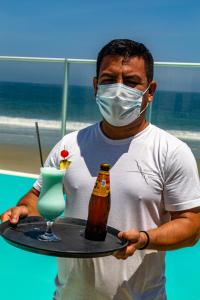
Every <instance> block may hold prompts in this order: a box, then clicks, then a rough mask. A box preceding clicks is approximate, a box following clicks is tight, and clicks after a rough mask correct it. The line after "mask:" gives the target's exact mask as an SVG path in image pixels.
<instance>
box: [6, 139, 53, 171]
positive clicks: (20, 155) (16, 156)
mask: <svg viewBox="0 0 200 300" xmlns="http://www.w3.org/2000/svg"><path fill="white" fill-rule="evenodd" d="M50 150H51V149H50V148H43V152H42V153H43V159H44V160H45V159H46V157H47V155H48V153H49V151H50ZM40 166H41V163H40V156H39V151H38V148H37V146H23V147H22V146H21V145H12V144H3V145H2V144H1V145H0V169H3V170H8V171H17V172H25V173H32V174H39V172H40Z"/></svg>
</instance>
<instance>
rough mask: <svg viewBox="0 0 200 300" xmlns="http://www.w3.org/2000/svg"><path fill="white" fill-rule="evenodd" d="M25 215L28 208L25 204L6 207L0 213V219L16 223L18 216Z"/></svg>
mask: <svg viewBox="0 0 200 300" xmlns="http://www.w3.org/2000/svg"><path fill="white" fill-rule="evenodd" d="M26 216H28V208H27V206H25V205H21V206H16V207H13V208H10V209H8V210H7V211H6V212H5V213H3V214H2V215H1V221H2V222H6V221H10V222H11V223H13V224H16V223H18V221H19V218H23V217H26Z"/></svg>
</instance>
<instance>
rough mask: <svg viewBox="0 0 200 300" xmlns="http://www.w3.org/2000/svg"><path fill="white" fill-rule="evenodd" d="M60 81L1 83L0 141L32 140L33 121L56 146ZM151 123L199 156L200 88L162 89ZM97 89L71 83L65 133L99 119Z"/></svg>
mask: <svg viewBox="0 0 200 300" xmlns="http://www.w3.org/2000/svg"><path fill="white" fill-rule="evenodd" d="M61 108H62V85H59V84H38V83H22V82H0V144H9V143H10V144H18V145H20V144H21V145H26V144H27V145H31V144H33V143H35V142H36V139H35V121H37V122H38V124H39V129H40V132H41V137H42V142H43V143H44V144H45V145H48V146H49V147H51V146H53V145H54V144H55V143H56V142H57V141H58V140H59V139H60V137H61V133H60V127H61V121H60V120H61ZM151 109H152V114H151V117H150V120H151V123H152V124H155V125H157V126H159V127H160V128H163V129H165V130H167V131H169V132H170V133H172V134H174V135H176V136H177V137H178V138H180V139H182V140H184V141H185V142H186V143H188V145H189V146H190V147H191V148H192V151H193V153H194V155H195V156H196V158H198V159H200V119H199V116H200V93H198V92H191V93H190V92H180V91H162V90H158V91H157V92H156V94H155V98H154V101H153V104H152V108H151ZM100 118H101V117H100V114H99V112H98V109H97V106H96V102H95V98H94V95H93V89H92V87H89V86H76V85H70V86H69V100H68V107H67V124H66V129H67V132H70V131H73V130H76V129H79V128H82V127H85V126H87V125H89V124H92V123H94V122H96V121H97V120H100Z"/></svg>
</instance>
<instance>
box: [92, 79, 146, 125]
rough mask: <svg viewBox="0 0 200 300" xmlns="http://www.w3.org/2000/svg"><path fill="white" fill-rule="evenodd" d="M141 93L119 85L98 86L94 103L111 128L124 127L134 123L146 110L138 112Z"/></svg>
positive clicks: (140, 103)
mask: <svg viewBox="0 0 200 300" xmlns="http://www.w3.org/2000/svg"><path fill="white" fill-rule="evenodd" d="M148 89H149V86H148V88H147V89H146V90H145V91H144V92H142V91H140V90H138V89H134V88H130V87H128V86H126V85H124V84H121V83H114V84H105V85H98V90H97V95H96V102H97V104H98V106H99V110H100V112H101V114H102V116H103V118H104V119H105V120H106V121H107V122H108V123H109V124H111V125H113V126H117V127H120V126H125V125H128V124H130V123H132V122H134V121H135V120H136V119H137V118H139V116H140V115H141V114H142V113H143V112H144V111H145V110H146V108H147V106H148V104H147V105H146V107H145V108H144V109H143V110H142V111H140V109H141V105H142V99H143V95H144V94H145V93H146V92H147V90H148Z"/></svg>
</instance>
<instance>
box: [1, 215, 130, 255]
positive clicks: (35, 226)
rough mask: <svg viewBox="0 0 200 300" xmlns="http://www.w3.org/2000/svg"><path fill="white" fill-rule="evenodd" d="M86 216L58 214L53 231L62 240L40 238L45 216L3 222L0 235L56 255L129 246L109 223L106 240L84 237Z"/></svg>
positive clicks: (96, 252) (95, 252)
mask: <svg viewBox="0 0 200 300" xmlns="http://www.w3.org/2000/svg"><path fill="white" fill-rule="evenodd" d="M85 226H86V220H82V219H76V218H59V219H57V220H56V221H55V222H54V225H53V232H54V233H55V234H56V235H57V236H59V237H60V238H61V241H56V242H47V241H39V240H38V239H37V237H38V235H40V234H42V233H44V231H45V229H46V222H45V220H44V219H43V218H42V217H27V218H24V219H20V221H19V223H18V224H17V225H12V224H11V223H10V222H9V221H7V222H4V223H2V224H0V235H1V236H2V237H3V238H4V239H5V240H6V241H7V242H8V243H10V244H12V245H13V246H15V247H18V248H21V249H24V250H27V251H31V252H35V253H40V254H45V255H51V256H57V257H76V258H89V257H101V256H107V255H111V254H112V253H113V252H115V251H117V250H121V249H123V248H124V247H126V246H127V244H128V242H127V241H125V240H120V239H119V238H118V237H117V234H118V233H119V230H117V229H115V228H113V227H110V226H108V228H107V229H108V232H107V236H106V239H105V241H90V240H87V239H85V237H84V231H85Z"/></svg>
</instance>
